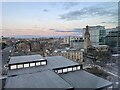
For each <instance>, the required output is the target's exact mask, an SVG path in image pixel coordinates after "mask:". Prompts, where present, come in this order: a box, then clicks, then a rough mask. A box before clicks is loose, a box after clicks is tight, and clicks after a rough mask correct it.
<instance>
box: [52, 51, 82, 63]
mask: <svg viewBox="0 0 120 90" xmlns="http://www.w3.org/2000/svg"><path fill="white" fill-rule="evenodd" d="M52 55H53V56H64V57H66V58H68V59H70V60H73V61H76V62H80V63H82V62H83V52H82V51H78V50H68V51H58V52H53V53H52Z"/></svg>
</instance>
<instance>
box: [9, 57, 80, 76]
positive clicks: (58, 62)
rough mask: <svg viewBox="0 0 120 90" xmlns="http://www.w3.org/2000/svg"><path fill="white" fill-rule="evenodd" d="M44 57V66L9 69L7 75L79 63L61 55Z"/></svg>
mask: <svg viewBox="0 0 120 90" xmlns="http://www.w3.org/2000/svg"><path fill="white" fill-rule="evenodd" d="M45 59H47V65H45V66H36V67H29V68H24V69H17V70H10V71H9V72H8V75H9V76H11V75H19V74H25V73H31V72H38V71H44V70H48V69H49V70H53V69H55V68H61V67H68V66H74V65H79V64H78V63H76V62H74V61H71V60H69V59H67V58H65V57H63V56H51V57H45Z"/></svg>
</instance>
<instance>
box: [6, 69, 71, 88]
mask: <svg viewBox="0 0 120 90" xmlns="http://www.w3.org/2000/svg"><path fill="white" fill-rule="evenodd" d="M4 88H65V89H66V88H67V89H69V88H72V86H71V85H70V84H69V83H67V82H66V81H64V80H63V79H62V78H61V77H59V76H58V75H57V74H56V73H54V72H53V71H50V70H47V71H42V72H37V73H31V74H23V75H18V76H14V77H8V78H7V80H6V83H5V86H4Z"/></svg>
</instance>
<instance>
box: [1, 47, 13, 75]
mask: <svg viewBox="0 0 120 90" xmlns="http://www.w3.org/2000/svg"><path fill="white" fill-rule="evenodd" d="M11 50H12V47H7V48H5V49H3V50H2V51H0V72H1V73H2V70H3V69H4V65H5V64H7V61H8V58H9V56H10V54H11V52H10V51H11Z"/></svg>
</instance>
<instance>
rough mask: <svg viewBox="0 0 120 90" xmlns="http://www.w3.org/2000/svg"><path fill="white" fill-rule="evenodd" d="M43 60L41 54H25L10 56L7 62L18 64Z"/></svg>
mask: <svg viewBox="0 0 120 90" xmlns="http://www.w3.org/2000/svg"><path fill="white" fill-rule="evenodd" d="M42 60H45V59H44V58H43V57H42V56H41V55H25V56H14V57H11V59H10V62H9V64H18V63H25V62H33V61H42Z"/></svg>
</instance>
